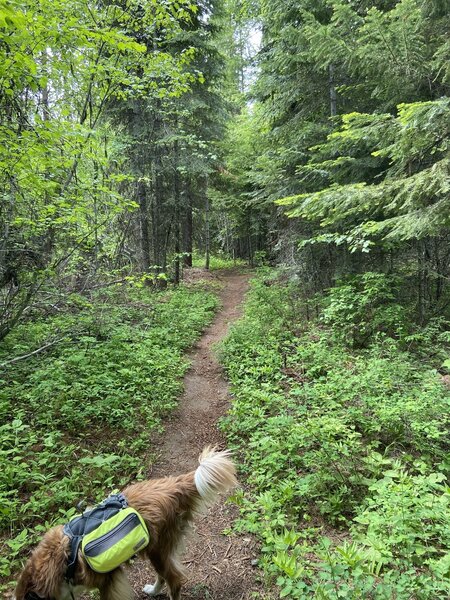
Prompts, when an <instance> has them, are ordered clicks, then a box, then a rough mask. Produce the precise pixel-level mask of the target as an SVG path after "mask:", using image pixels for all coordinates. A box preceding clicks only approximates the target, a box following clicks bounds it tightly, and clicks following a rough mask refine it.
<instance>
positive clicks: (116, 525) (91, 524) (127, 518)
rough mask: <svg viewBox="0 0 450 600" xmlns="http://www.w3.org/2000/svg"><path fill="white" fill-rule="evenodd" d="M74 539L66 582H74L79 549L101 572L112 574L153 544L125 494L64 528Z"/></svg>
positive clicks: (116, 496)
mask: <svg viewBox="0 0 450 600" xmlns="http://www.w3.org/2000/svg"><path fill="white" fill-rule="evenodd" d="M64 533H65V534H66V535H67V536H68V538H69V539H70V551H69V556H68V561H67V571H66V575H65V579H66V580H67V581H72V580H73V578H74V575H75V569H76V565H77V555H78V550H79V548H80V547H81V552H82V554H83V556H84V558H85V559H86V561H87V563H88V564H89V566H90V567H91V569H93V570H94V571H96V572H97V573H108V572H109V571H113V570H114V569H116V568H117V567H118V566H119V565H120V564H121V563H123V562H125V561H127V560H128V559H130V558H131V557H132V556H133V555H134V554H136V553H137V552H139V551H140V550H142V549H143V548H145V546H147V544H148V543H149V541H150V537H149V533H148V530H147V527H146V525H145V522H144V519H143V518H142V517H141V516H140V515H139V513H138V512H137V511H135V510H134V509H133V508H130V507H129V506H128V503H127V500H126V498H125V496H124V495H123V494H113V495H111V496H109V497H108V498H106V500H104V501H103V502H102V503H101V504H99V505H98V506H96V507H94V508H92V509H89V510H86V511H85V512H84V513H83V514H82V515H78V516H76V517H74V518H73V519H72V520H71V521H69V523H66V525H64Z"/></svg>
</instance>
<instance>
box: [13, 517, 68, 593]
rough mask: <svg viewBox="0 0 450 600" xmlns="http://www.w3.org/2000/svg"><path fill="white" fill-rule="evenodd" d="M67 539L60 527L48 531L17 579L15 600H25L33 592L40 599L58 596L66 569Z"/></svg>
mask: <svg viewBox="0 0 450 600" xmlns="http://www.w3.org/2000/svg"><path fill="white" fill-rule="evenodd" d="M67 556H68V538H67V537H66V536H65V535H64V534H63V530H62V527H61V526H58V527H54V528H53V529H50V531H48V532H47V533H46V534H45V536H44V537H43V539H42V541H41V542H40V543H39V545H38V546H37V548H36V549H35V550H34V551H33V554H32V555H31V557H30V559H29V561H28V562H27V564H26V565H25V568H24V570H23V571H22V574H21V576H20V578H19V582H18V584H17V588H16V600H25V598H26V595H27V593H31V592H34V593H35V594H37V595H38V596H40V597H41V598H54V597H56V596H58V595H59V591H60V588H61V585H62V583H63V581H64V575H65V572H66V569H67Z"/></svg>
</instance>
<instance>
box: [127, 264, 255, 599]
mask: <svg viewBox="0 0 450 600" xmlns="http://www.w3.org/2000/svg"><path fill="white" fill-rule="evenodd" d="M217 277H218V280H219V281H220V282H221V284H222V285H223V288H222V290H221V293H220V296H221V301H222V308H221V309H220V310H219V311H218V313H217V315H216V317H215V319H214V321H213V323H212V324H211V326H210V327H209V328H208V329H207V330H206V332H205V333H204V334H203V336H202V337H201V339H200V340H199V341H198V343H197V344H196V346H195V347H194V348H193V349H192V350H191V352H190V354H189V358H190V360H191V368H190V369H189V371H188V372H187V374H186V376H185V378H184V393H183V395H182V397H181V398H180V404H179V407H178V409H177V410H176V411H175V413H174V415H173V417H172V418H171V420H170V421H169V422H168V423H167V426H166V428H165V432H164V435H163V436H162V437H161V440H160V442H159V444H160V445H159V448H158V447H157V453H158V458H157V460H156V462H155V464H154V465H153V468H152V472H151V473H150V474H149V475H150V477H163V476H165V475H175V474H178V473H183V472H187V471H190V470H192V469H194V468H196V465H197V457H198V455H199V453H200V451H201V450H202V448H203V447H204V446H205V445H207V444H213V445H218V446H220V447H221V448H223V447H225V445H226V443H225V442H224V439H223V437H222V435H221V433H220V432H219V431H218V428H217V421H218V419H220V417H221V416H222V415H224V414H225V412H226V411H227V408H228V404H229V390H228V385H227V383H226V381H225V379H224V377H223V373H222V369H221V367H220V365H219V363H218V360H217V358H216V356H215V353H214V350H213V346H214V344H215V343H217V342H218V341H220V340H221V339H223V337H224V336H225V334H226V332H227V329H228V325H229V324H230V323H232V322H233V321H235V320H236V319H237V318H238V317H239V316H240V313H241V308H240V305H241V303H242V300H243V298H244V294H245V292H246V290H247V287H248V275H246V274H240V273H236V272H221V273H220V274H219V275H218V276H217ZM236 516H237V511H236V509H235V507H233V506H231V505H230V504H225V503H224V501H223V500H221V501H220V502H219V503H217V504H216V505H215V506H213V507H212V508H211V509H210V510H209V511H208V513H207V514H205V515H204V516H203V517H201V518H200V519H197V521H196V523H195V527H194V531H193V533H192V534H191V536H190V537H189V538H188V540H187V544H186V551H185V552H184V554H183V557H182V561H183V564H184V565H185V567H186V571H187V575H188V580H187V582H186V584H185V586H184V587H183V591H182V597H183V598H184V599H191V600H194V599H195V600H200V599H205V600H206V599H208V600H247V599H249V598H252V597H255V596H256V597H259V598H263V597H264V593H263V592H262V590H261V588H260V586H259V584H258V583H257V582H256V579H257V572H256V569H255V567H254V566H252V561H253V560H254V559H255V558H256V549H255V541H254V539H253V538H251V537H250V536H236V535H232V536H226V535H224V534H223V531H224V530H226V529H229V528H230V527H231V525H232V523H233V520H234V519H235V518H236ZM129 578H130V581H131V582H132V585H133V587H134V589H135V591H136V594H137V596H138V597H139V598H140V599H141V598H142V599H143V598H148V596H145V594H143V593H142V588H143V586H144V585H145V584H147V583H152V582H153V578H154V574H153V572H152V571H151V570H150V568H149V566H148V563H147V562H143V561H137V562H136V563H135V564H134V565H133V567H132V570H131V572H130V574H129ZM255 593H256V594H255ZM161 598H162V596H161Z"/></svg>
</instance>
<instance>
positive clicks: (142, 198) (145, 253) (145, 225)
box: [136, 179, 150, 273]
mask: <svg viewBox="0 0 450 600" xmlns="http://www.w3.org/2000/svg"><path fill="white" fill-rule="evenodd" d="M136 193H137V201H138V204H139V221H140V233H141V268H142V271H143V272H144V273H148V272H149V270H150V237H149V222H148V203H147V189H146V187H145V182H144V181H142V179H140V180H139V181H138V183H137V190H136Z"/></svg>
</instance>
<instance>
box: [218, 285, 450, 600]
mask: <svg viewBox="0 0 450 600" xmlns="http://www.w3.org/2000/svg"><path fill="white" fill-rule="evenodd" d="M265 277H266V275H264V274H263V275H262V276H261V277H259V278H258V279H257V280H256V281H255V282H253V285H252V290H251V293H250V295H249V297H248V302H247V305H246V312H245V315H244V318H243V319H242V320H241V321H240V322H239V323H238V324H237V325H235V326H234V327H233V328H232V330H231V331H230V334H229V337H228V339H227V340H226V341H225V343H224V344H223V346H222V361H223V363H224V365H225V367H226V370H227V373H228V376H229V378H230V381H231V384H232V389H233V396H234V398H233V403H232V407H231V410H230V412H229V414H228V416H227V417H226V418H225V419H224V420H223V422H222V427H223V429H224V430H225V432H226V434H227V436H228V438H229V440H230V443H231V444H233V445H234V446H235V447H236V448H238V449H239V452H240V453H241V455H242V459H241V463H242V465H243V466H242V468H243V470H244V472H245V473H246V474H247V480H248V483H249V484H250V488H251V492H250V493H248V494H246V495H238V496H237V497H236V502H237V503H238V505H239V506H240V509H241V519H240V521H239V522H238V524H237V527H238V528H240V529H241V530H244V531H251V532H253V533H256V534H257V535H258V536H260V538H261V540H262V558H261V565H262V566H263V568H264V570H265V572H266V573H267V574H268V576H271V577H274V578H276V580H277V582H278V585H279V586H280V588H281V595H282V596H289V597H292V598H305V599H306V598H309V597H311V596H315V597H317V598H336V597H343V598H376V599H387V598H402V599H405V600H406V598H413V597H414V598H426V597H436V598H440V597H442V598H444V597H447V596H446V594H448V592H449V590H450V585H449V580H448V578H447V574H446V571H445V569H446V568H447V567H446V566H447V565H448V555H449V552H450V539H449V537H448V529H447V523H446V522H444V517H443V516H444V514H445V512H446V511H447V510H448V490H447V488H446V487H445V483H444V482H445V480H446V478H447V477H448V473H449V466H450V465H449V462H448V453H449V443H448V435H447V432H448V428H449V417H450V399H449V394H448V390H447V389H446V388H445V386H444V385H443V384H442V381H441V378H440V376H439V373H438V372H437V371H436V370H435V369H433V368H432V367H431V366H430V365H429V364H427V363H424V362H420V361H419V360H418V359H417V358H416V356H415V355H413V354H411V353H410V352H407V351H405V350H402V349H401V347H402V346H401V345H399V343H398V341H397V340H396V339H393V338H391V337H389V336H388V331H385V333H384V335H383V336H380V335H372V333H371V340H372V341H371V344H370V345H369V346H368V347H367V348H364V349H355V348H354V347H351V348H349V347H348V345H347V343H346V341H345V340H343V339H342V338H341V337H340V336H339V335H336V329H335V328H336V327H337V325H336V323H337V316H336V315H338V313H339V314H340V315H342V311H337V312H336V313H335V316H334V317H333V318H334V319H335V321H334V322H333V324H332V328H331V329H330V328H329V327H324V323H325V321H326V320H327V319H329V318H330V313H328V317H327V319H325V318H322V319H321V321H320V322H319V323H318V324H317V323H316V324H314V323H310V324H309V325H308V326H307V327H306V326H305V324H304V323H303V322H301V321H300V319H301V316H300V315H301V311H300V310H298V307H297V306H296V303H295V300H294V299H293V297H292V296H291V294H292V292H293V291H294V294H293V296H294V298H295V297H296V296H297V295H296V294H295V290H293V289H292V286H291V285H289V284H286V283H278V284H277V283H276V281H274V279H273V276H272V277H271V279H269V280H268V281H267V280H265ZM369 279H370V278H369ZM383 285H384V284H383ZM380 286H381V284H380ZM373 287H374V288H376V289H377V290H378V291H377V294H375V295H376V296H377V297H379V296H380V294H381V292H379V288H378V287H377V285H374V286H373ZM381 289H383V286H381ZM346 293H347V292H346ZM338 295H339V292H338V291H336V297H337V296H338ZM369 296H370V298H371V295H370V294H369ZM343 297H344V296H343ZM386 299H388V298H386ZM370 301H371V302H372V300H370ZM375 304H376V303H375V302H374V306H375ZM329 306H330V305H328V307H329ZM381 306H382V305H380V311H381V312H380V313H379V314H380V315H381V314H383V310H384V308H381ZM366 308H367V305H366ZM375 308H376V307H375ZM375 308H374V310H375ZM326 310H327V308H325V309H324V311H326ZM352 310H353V308H352V309H351V311H352ZM376 310H378V308H376ZM351 311H350V313H349V314H353V313H352V312H351ZM380 318H381V317H380ZM352 319H353V320H354V323H356V322H357V321H356V316H355V315H353V316H352ZM350 322H352V321H351V320H350ZM328 323H329V326H331V320H329V321H328ZM393 323H394V321H393ZM351 327H353V325H351ZM396 327H397V326H396ZM379 329H380V328H379V327H378V330H379ZM367 331H368V330H367ZM396 331H397V333H398V331H399V329H398V328H397V329H396ZM396 335H397V334H396ZM433 339H434V340H436V339H437V338H436V335H434V334H433ZM352 346H353V344H352ZM435 350H436V348H435V347H433V352H434V351H435ZM425 353H426V352H425V350H424V348H422V354H421V356H423V355H424V354H425ZM415 491H417V492H418V493H417V494H416V493H415ZM401 511H403V512H401ZM330 534H332V535H333V538H334V541H327V535H330ZM339 539H340V540H342V539H343V540H344V541H341V542H339V541H336V540H339ZM427 594H428V595H427Z"/></svg>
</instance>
